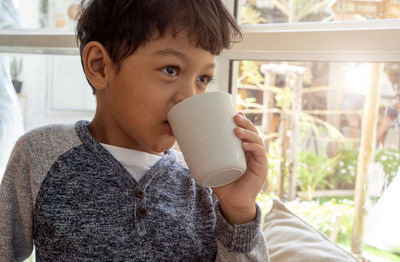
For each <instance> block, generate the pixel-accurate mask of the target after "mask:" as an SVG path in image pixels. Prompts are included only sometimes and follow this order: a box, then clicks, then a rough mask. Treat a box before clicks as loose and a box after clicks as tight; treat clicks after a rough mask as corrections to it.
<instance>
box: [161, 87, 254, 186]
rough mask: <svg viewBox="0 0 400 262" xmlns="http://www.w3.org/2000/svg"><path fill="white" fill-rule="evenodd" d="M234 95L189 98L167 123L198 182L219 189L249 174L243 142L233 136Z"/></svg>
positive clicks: (221, 93) (222, 93) (223, 93)
mask: <svg viewBox="0 0 400 262" xmlns="http://www.w3.org/2000/svg"><path fill="white" fill-rule="evenodd" d="M235 114H236V110H235V106H234V104H233V101H232V96H231V94H229V93H226V92H209V93H205V94H201V95H195V96H192V97H189V98H187V99H185V100H183V101H181V102H180V103H178V104H176V105H175V106H174V107H173V108H172V109H171V110H170V111H169V112H168V122H169V124H170V126H171V129H172V131H173V133H174V136H175V138H176V140H177V142H178V145H179V148H180V149H181V151H182V154H183V157H184V158H185V161H186V163H187V165H188V167H189V169H190V171H191V173H192V176H193V178H194V180H195V181H196V183H197V184H198V185H200V186H206V187H218V186H223V185H226V184H230V183H232V182H233V181H235V180H236V179H238V178H239V177H241V176H242V175H243V173H244V172H245V171H246V168H247V166H246V159H245V154H244V151H243V148H242V144H241V140H240V139H239V138H238V137H237V136H236V134H235V133H234V129H235V127H236V124H235V122H234V120H233V116H234V115H235Z"/></svg>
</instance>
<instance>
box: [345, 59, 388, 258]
mask: <svg viewBox="0 0 400 262" xmlns="http://www.w3.org/2000/svg"><path fill="white" fill-rule="evenodd" d="M372 67H373V70H372V79H371V86H370V89H369V92H368V95H367V96H366V99H365V102H364V112H363V118H362V130H361V144H360V153H359V155H358V164H357V166H358V169H357V179H356V187H355V196H354V198H355V207H354V209H355V210H354V220H353V232H352V239H351V251H352V252H353V253H354V254H357V255H361V254H362V248H363V247H362V245H363V236H364V222H365V215H366V211H367V210H366V201H367V200H368V177H367V167H368V164H369V163H370V162H371V161H372V159H373V156H374V149H375V135H376V122H377V116H378V99H379V86H380V78H381V74H382V68H383V66H382V64H373V66H372Z"/></svg>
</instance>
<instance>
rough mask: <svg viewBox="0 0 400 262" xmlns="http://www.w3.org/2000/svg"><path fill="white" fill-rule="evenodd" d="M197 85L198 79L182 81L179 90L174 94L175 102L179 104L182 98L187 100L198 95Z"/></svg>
mask: <svg viewBox="0 0 400 262" xmlns="http://www.w3.org/2000/svg"><path fill="white" fill-rule="evenodd" d="M197 93H198V91H197V87H196V81H193V80H192V81H190V82H189V81H185V82H182V83H181V84H180V85H179V86H178V88H177V91H176V92H175V95H174V104H178V103H179V102H181V101H182V100H185V99H186V98H189V97H191V96H194V95H197Z"/></svg>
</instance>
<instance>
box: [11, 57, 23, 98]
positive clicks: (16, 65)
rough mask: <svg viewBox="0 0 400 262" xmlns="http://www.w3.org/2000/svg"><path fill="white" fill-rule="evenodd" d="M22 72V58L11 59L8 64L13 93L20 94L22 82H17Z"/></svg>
mask: <svg viewBox="0 0 400 262" xmlns="http://www.w3.org/2000/svg"><path fill="white" fill-rule="evenodd" d="M21 72H22V58H17V57H15V56H14V57H13V58H12V60H11V64H10V73H11V79H12V83H13V86H14V88H15V92H17V94H19V93H21V89H22V84H23V83H22V81H20V80H19V75H20V74H21Z"/></svg>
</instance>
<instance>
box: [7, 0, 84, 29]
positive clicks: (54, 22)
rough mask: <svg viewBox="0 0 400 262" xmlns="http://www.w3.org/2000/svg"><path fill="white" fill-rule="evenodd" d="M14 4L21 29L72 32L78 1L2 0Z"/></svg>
mask: <svg viewBox="0 0 400 262" xmlns="http://www.w3.org/2000/svg"><path fill="white" fill-rule="evenodd" d="M4 1H6V2H10V6H11V3H14V5H13V6H14V7H15V8H16V14H19V15H16V17H17V19H18V18H19V21H20V27H21V28H22V29H57V30H64V31H71V32H72V31H74V26H75V17H76V15H77V14H78V11H79V3H80V1H79V0H4Z"/></svg>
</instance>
